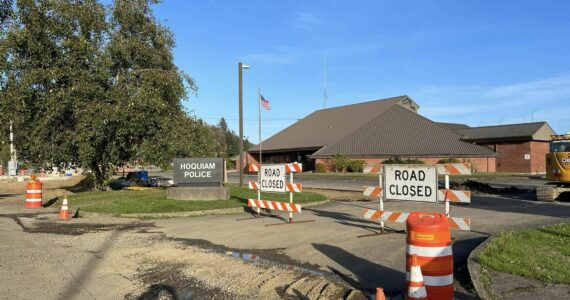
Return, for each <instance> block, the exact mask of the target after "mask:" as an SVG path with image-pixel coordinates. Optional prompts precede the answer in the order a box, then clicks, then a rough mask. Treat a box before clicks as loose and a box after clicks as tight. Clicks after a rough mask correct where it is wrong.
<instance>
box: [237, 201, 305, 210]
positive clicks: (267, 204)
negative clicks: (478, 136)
mask: <svg viewBox="0 0 570 300" xmlns="http://www.w3.org/2000/svg"><path fill="white" fill-rule="evenodd" d="M247 206H249V207H257V208H266V209H272V210H280V211H288V212H293V213H300V212H301V205H299V204H291V203H285V202H279V201H269V200H257V199H247Z"/></svg>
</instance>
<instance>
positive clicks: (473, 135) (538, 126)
mask: <svg viewBox="0 0 570 300" xmlns="http://www.w3.org/2000/svg"><path fill="white" fill-rule="evenodd" d="M457 132H458V133H459V134H461V135H462V136H463V138H462V139H463V140H464V141H473V142H484V141H513V140H543V141H548V140H549V138H550V135H552V134H554V131H553V130H552V128H551V127H550V126H549V125H548V123H546V122H534V123H522V124H508V125H496V126H483V127H472V128H468V129H461V130H457Z"/></svg>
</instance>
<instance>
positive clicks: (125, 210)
mask: <svg viewBox="0 0 570 300" xmlns="http://www.w3.org/2000/svg"><path fill="white" fill-rule="evenodd" d="M230 191H231V192H230V193H231V197H230V199H229V200H215V201H181V200H172V199H166V190H164V189H148V190H144V191H126V190H122V191H106V192H99V191H96V192H84V193H77V194H73V195H69V197H68V199H69V205H70V208H71V209H77V208H80V209H81V210H82V211H86V212H97V213H109V214H134V213H167V212H183V211H199V210H212V209H222V208H234V207H244V206H247V199H248V198H257V192H256V191H254V190H249V189H247V188H238V187H230ZM262 199H264V200H275V201H287V202H289V194H270V193H262ZM324 200H326V196H324V195H321V194H316V193H307V192H305V193H298V194H295V196H294V201H295V203H297V204H302V203H308V202H318V201H324ZM60 201H61V200H60Z"/></svg>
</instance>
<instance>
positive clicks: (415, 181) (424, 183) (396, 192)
mask: <svg viewBox="0 0 570 300" xmlns="http://www.w3.org/2000/svg"><path fill="white" fill-rule="evenodd" d="M384 168H385V176H386V177H385V178H386V179H385V180H386V199H391V200H409V201H421V202H437V167H436V166H422V165H385V167H384Z"/></svg>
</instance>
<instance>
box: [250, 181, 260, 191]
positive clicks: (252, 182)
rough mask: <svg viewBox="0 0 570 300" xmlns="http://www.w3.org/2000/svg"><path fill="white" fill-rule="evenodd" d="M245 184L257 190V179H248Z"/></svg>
mask: <svg viewBox="0 0 570 300" xmlns="http://www.w3.org/2000/svg"><path fill="white" fill-rule="evenodd" d="M247 186H248V187H249V189H250V190H259V183H257V181H249V182H248V183H247Z"/></svg>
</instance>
